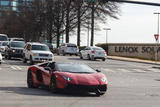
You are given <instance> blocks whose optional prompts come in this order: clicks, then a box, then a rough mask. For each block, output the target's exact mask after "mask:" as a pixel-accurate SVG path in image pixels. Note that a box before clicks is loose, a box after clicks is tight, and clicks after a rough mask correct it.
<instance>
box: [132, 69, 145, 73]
mask: <svg viewBox="0 0 160 107" xmlns="http://www.w3.org/2000/svg"><path fill="white" fill-rule="evenodd" d="M133 71H136V72H146V71H144V70H142V69H133Z"/></svg>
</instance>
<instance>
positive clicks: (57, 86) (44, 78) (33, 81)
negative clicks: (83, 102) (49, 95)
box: [27, 62, 108, 96]
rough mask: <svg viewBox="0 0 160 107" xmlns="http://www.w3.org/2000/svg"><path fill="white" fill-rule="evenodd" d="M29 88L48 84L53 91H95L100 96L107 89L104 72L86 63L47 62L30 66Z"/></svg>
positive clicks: (28, 75)
mask: <svg viewBox="0 0 160 107" xmlns="http://www.w3.org/2000/svg"><path fill="white" fill-rule="evenodd" d="M27 84H28V87H29V88H38V87H39V86H47V87H49V88H50V90H51V91H52V92H57V91H59V90H61V91H63V90H64V91H69V92H72V91H76V92H79V91H80V92H95V93H96V94H97V95H98V96H99V95H103V94H104V93H105V92H106V91H107V86H108V81H107V78H106V76H105V75H104V74H102V73H100V71H98V70H97V71H96V70H94V69H92V68H90V67H89V66H87V65H85V64H76V63H74V64H73V63H56V62H45V63H41V64H38V65H33V66H31V67H29V68H28V74H27Z"/></svg>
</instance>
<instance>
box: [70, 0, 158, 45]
mask: <svg viewBox="0 0 160 107" xmlns="http://www.w3.org/2000/svg"><path fill="white" fill-rule="evenodd" d="M132 1H133V0H132ZM134 1H145V2H155V3H160V0H134ZM120 9H121V13H120V16H119V20H115V19H109V20H108V23H107V24H105V25H102V27H101V31H96V32H95V41H94V42H95V44H97V43H105V42H106V31H104V30H103V28H106V27H107V28H111V30H110V31H108V42H109V43H155V38H154V34H156V33H157V21H158V16H157V15H155V14H153V13H154V12H160V7H156V6H147V5H138V4H128V3H123V4H121V5H120ZM86 35H87V33H86ZM71 42H72V43H76V37H72V39H71ZM81 44H82V45H87V37H86V36H85V37H82V39H81Z"/></svg>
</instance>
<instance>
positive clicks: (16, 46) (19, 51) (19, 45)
mask: <svg viewBox="0 0 160 107" xmlns="http://www.w3.org/2000/svg"><path fill="white" fill-rule="evenodd" d="M24 46H25V42H23V41H11V42H9V44H8V46H7V48H6V49H5V58H8V59H11V57H16V58H22V57H23V49H24Z"/></svg>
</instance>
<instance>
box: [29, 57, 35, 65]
mask: <svg viewBox="0 0 160 107" xmlns="http://www.w3.org/2000/svg"><path fill="white" fill-rule="evenodd" d="M29 64H30V65H33V64H34V62H33V60H32V56H30V59H29Z"/></svg>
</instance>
